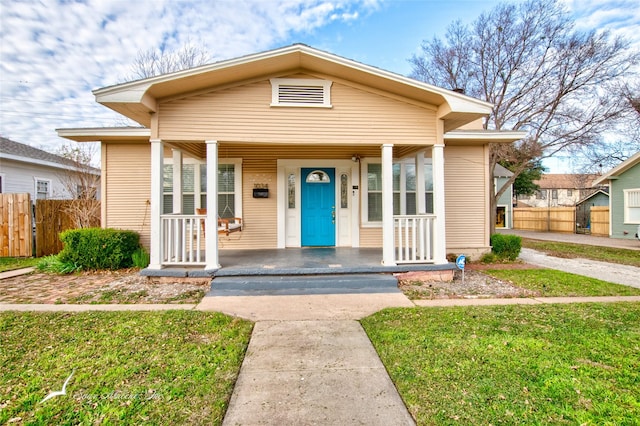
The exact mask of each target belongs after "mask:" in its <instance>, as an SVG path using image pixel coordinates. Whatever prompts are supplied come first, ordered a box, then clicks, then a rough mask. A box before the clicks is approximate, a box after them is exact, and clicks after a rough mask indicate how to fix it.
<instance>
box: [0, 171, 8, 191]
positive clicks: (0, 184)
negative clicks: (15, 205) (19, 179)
mask: <svg viewBox="0 0 640 426" xmlns="http://www.w3.org/2000/svg"><path fill="white" fill-rule="evenodd" d="M6 179H7V175H6V174H5V173H0V194H4V193H5V187H6V186H7V184H6Z"/></svg>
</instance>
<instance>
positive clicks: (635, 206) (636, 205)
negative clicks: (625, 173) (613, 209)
mask: <svg viewBox="0 0 640 426" xmlns="http://www.w3.org/2000/svg"><path fill="white" fill-rule="evenodd" d="M623 192H624V223H633V224H636V223H637V224H640V188H634V189H625V190H624V191H623Z"/></svg>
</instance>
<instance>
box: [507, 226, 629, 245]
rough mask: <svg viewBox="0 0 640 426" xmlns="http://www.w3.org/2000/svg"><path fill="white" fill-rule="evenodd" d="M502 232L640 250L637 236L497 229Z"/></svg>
mask: <svg viewBox="0 0 640 426" xmlns="http://www.w3.org/2000/svg"><path fill="white" fill-rule="evenodd" d="M496 232H499V233H501V234H511V235H519V236H521V237H522V238H530V239H532V240H543V241H559V242H562V243H574V244H585V245H588V246H600V247H613V248H622V249H628V250H640V241H638V240H637V239H635V238H624V239H622V238H609V237H596V236H593V235H586V234H564V233H560V232H537V231H522V230H519V229H496Z"/></svg>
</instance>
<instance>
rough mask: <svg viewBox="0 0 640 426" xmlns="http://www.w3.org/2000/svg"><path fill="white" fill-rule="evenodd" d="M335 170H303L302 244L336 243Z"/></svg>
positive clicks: (322, 244)
mask: <svg viewBox="0 0 640 426" xmlns="http://www.w3.org/2000/svg"><path fill="white" fill-rule="evenodd" d="M335 174H336V173H335V169H325V168H318V169H302V173H301V175H302V176H301V177H302V179H301V180H302V245H303V246H306V247H327V246H335V245H336V220H335V214H336V203H335V198H336V191H335Z"/></svg>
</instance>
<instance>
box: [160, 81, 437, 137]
mask: <svg viewBox="0 0 640 426" xmlns="http://www.w3.org/2000/svg"><path fill="white" fill-rule="evenodd" d="M331 102H332V105H333V108H304V107H271V106H270V104H271V84H270V82H269V81H268V80H265V81H261V82H257V83H252V84H248V85H245V86H238V87H233V88H228V89H225V90H220V91H216V92H211V93H206V94H200V95H197V96H191V97H188V98H184V99H180V100H172V101H167V102H163V103H161V105H160V114H159V115H160V117H159V118H160V119H159V126H160V127H159V136H160V138H162V139H164V140H174V141H179V140H182V141H194V140H200V141H203V140H207V139H216V140H218V141H241V142H262V143H269V142H271V143H323V144H370V143H372V142H374V143H377V144H380V143H386V142H388V143H395V144H432V143H434V142H435V126H434V123H435V112H434V110H433V109H431V108H430V107H428V106H426V105H425V107H424V108H423V107H419V106H416V105H414V104H410V103H408V102H402V101H400V100H398V99H394V98H391V97H386V96H382V95H379V94H374V93H369V92H366V91H364V90H361V89H358V88H355V87H351V86H347V85H345V84H342V83H337V82H334V83H333V86H332V88H331Z"/></svg>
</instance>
